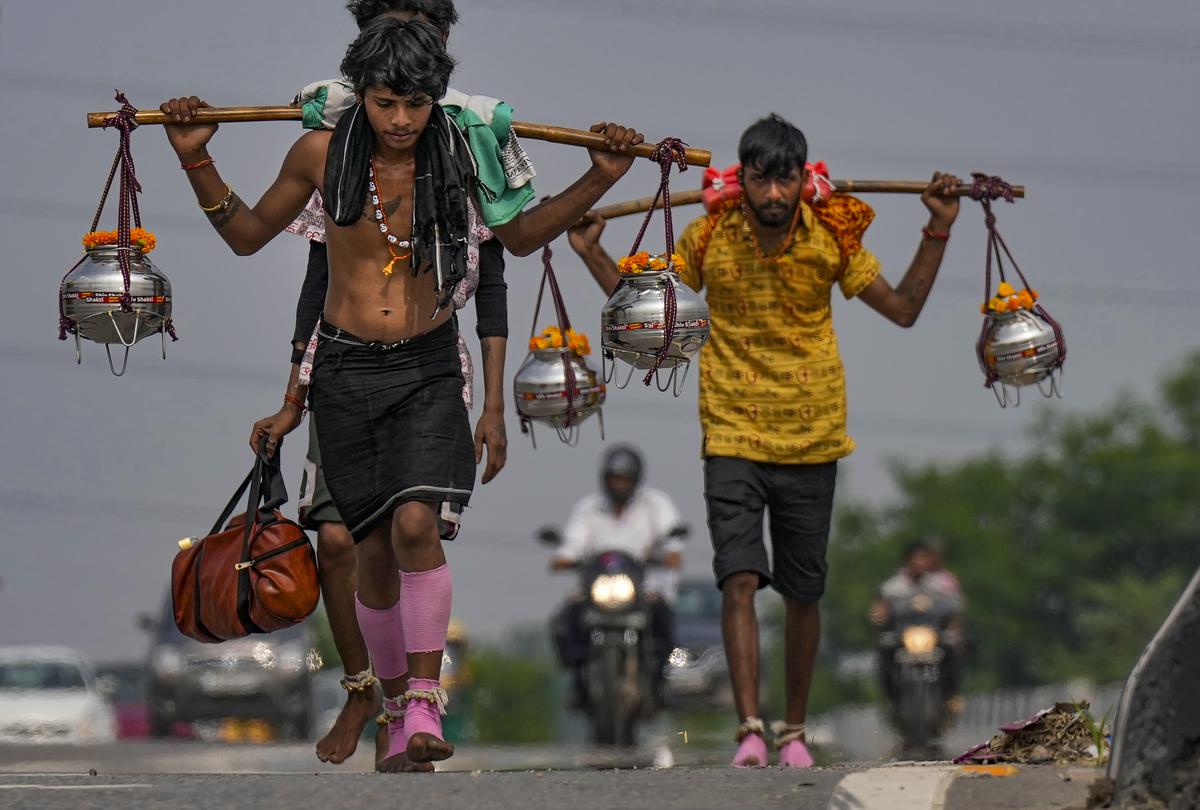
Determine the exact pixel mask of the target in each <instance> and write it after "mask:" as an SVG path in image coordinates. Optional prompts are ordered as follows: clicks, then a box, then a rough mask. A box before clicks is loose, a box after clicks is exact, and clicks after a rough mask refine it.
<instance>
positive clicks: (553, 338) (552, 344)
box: [529, 326, 592, 357]
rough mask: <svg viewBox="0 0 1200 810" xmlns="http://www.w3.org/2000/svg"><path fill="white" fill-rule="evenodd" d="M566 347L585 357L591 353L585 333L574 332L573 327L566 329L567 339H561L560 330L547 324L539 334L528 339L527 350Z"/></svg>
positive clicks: (534, 350)
mask: <svg viewBox="0 0 1200 810" xmlns="http://www.w3.org/2000/svg"><path fill="white" fill-rule="evenodd" d="M562 348H568V349H570V350H571V351H572V352H574V353H575V354H576V355H578V356H579V357H586V356H587V355H589V354H591V353H592V346H591V344H590V343H589V342H588V337H587V335H585V334H583V333H582V332H576V331H575V330H574V329H568V330H567V339H566V341H565V342H564V341H563V333H562V330H561V329H559V328H558V327H557V326H547V327H546V328H545V329H544V330H543V331H542V333H541V334H540V335H537V336H536V337H531V338H530V339H529V351H531V352H536V351H540V350H542V349H562Z"/></svg>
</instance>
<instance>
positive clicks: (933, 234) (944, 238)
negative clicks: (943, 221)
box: [921, 227, 950, 242]
mask: <svg viewBox="0 0 1200 810" xmlns="http://www.w3.org/2000/svg"><path fill="white" fill-rule="evenodd" d="M921 233H923V234H924V235H925V238H926V239H935V240H937V241H938V242H949V241H950V231H933V230H930V229H929V228H927V227H926V228H922V229H921Z"/></svg>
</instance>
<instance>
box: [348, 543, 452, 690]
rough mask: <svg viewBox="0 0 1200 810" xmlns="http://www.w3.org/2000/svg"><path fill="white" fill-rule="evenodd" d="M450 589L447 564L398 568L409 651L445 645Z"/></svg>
mask: <svg viewBox="0 0 1200 810" xmlns="http://www.w3.org/2000/svg"><path fill="white" fill-rule="evenodd" d="M452 590H453V588H452V586H451V582H450V566H448V565H443V566H442V567H440V568H434V569H433V570H432V571H414V572H408V571H401V572H400V602H399V604H400V606H401V607H400V615H401V616H402V617H403V619H404V641H405V643H406V644H407V645H408V647H407V649H408V652H410V653H430V652H437V651H438V650H443V649H445V648H446V632H447V631H448V630H449V629H450V595H451V591H452ZM363 635H364V636H365V635H366V633H365V632H364V633H363ZM411 688H413V689H415V688H417V687H411Z"/></svg>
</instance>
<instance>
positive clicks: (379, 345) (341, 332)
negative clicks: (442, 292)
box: [317, 316, 458, 352]
mask: <svg viewBox="0 0 1200 810" xmlns="http://www.w3.org/2000/svg"><path fill="white" fill-rule="evenodd" d="M317 335H318V336H320V337H321V338H322V339H324V340H331V341H333V342H334V343H344V344H346V345H347V346H356V347H359V348H364V349H372V350H374V351H381V352H389V351H395V350H396V349H404V348H409V347H411V348H414V349H415V348H423V347H425V346H427V345H435V346H436V345H438V344H439V343H441V342H443V341H445V340H447V339H451V340H453V342H455V343H457V341H458V327H457V326H456V324H455V319H454V318H451V319H450V320H448V321H446V322H445V323H444V324H442V325H441V326H438V327H436V328H435V329H430V330H429V331H428V332H422V333H421V334H419V335H414V336H413V337H410V338H405V339H404V340H397V341H394V342H390V343H388V342H384V341H381V340H365V339H363V338H360V337H358V336H357V335H355V334H353V333H352V332H347V331H346V330H345V329H342V328H341V327H339V326H335V325H334V324H332V323H329V322H328V321H326V320H325V318H324V317H323V316H322V318H321V325H320V327H319V328H318V329H317Z"/></svg>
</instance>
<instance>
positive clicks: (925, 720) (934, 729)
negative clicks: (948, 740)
mask: <svg viewBox="0 0 1200 810" xmlns="http://www.w3.org/2000/svg"><path fill="white" fill-rule="evenodd" d="M887 605H888V612H889V617H890V618H889V622H888V624H887V626H886V627H885V629H884V631H883V632H882V633H881V634H880V638H879V646H880V650H881V651H882V653H883V654H882V655H881V658H880V664H881V666H885V667H888V668H889V671H888V672H887V673H885V675H886V677H885V681H886V682H890V684H891V689H890V690H889V691H890V694H889V695H888V696H887V697H888V698H889V700H890V701H891V704H892V705H891V715H892V720H893V722H894V724H895V726H896V729H897V731H898V732H899V735H900V741H901V753H902V755H903V756H905V757H906V758H914V759H917V758H924V757H933V758H937V757H938V755H939V739H940V737H941V735H942V733H943V732H944V731H945V729H946V726H947V720H948V717H949V716H948V713H947V711H946V699H947V698H948V697H949V696H948V695H947V694H946V693H945V692H946V679H947V674H948V671H947V667H948V665H949V664H950V663H951V662H950V661H949V660H948V659H949V657H950V656H951V655H952V654H953V651H954V649H955V648H956V646H957V645H958V644H959V638H958V630H957V629H956V628H955V626H954V622H953V620H954V619H955V618H956V616H957V608H956V604H955V601H954V600H953V598H951V597H949V596H948V595H946V594H944V593H941V592H939V591H936V590H933V589H930V588H921V589H920V590H918V591H917V593H915V594H913V595H911V596H908V597H906V598H903V599H897V598H892V599H888V600H887Z"/></svg>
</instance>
